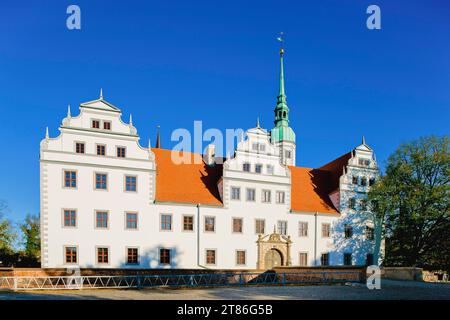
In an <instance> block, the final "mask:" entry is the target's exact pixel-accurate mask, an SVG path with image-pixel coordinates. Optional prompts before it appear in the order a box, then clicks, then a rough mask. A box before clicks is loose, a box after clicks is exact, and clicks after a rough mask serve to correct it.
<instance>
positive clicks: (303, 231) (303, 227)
mask: <svg viewBox="0 0 450 320" xmlns="http://www.w3.org/2000/svg"><path fill="white" fill-rule="evenodd" d="M298 236H299V237H307V236H308V222H302V221H300V222H299V223H298Z"/></svg>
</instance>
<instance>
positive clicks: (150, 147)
mask: <svg viewBox="0 0 450 320" xmlns="http://www.w3.org/2000/svg"><path fill="white" fill-rule="evenodd" d="M151 149H152V144H151V143H150V138H148V150H149V151H150V150H151Z"/></svg>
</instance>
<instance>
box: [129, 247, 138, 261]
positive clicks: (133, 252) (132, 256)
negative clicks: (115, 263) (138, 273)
mask: <svg viewBox="0 0 450 320" xmlns="http://www.w3.org/2000/svg"><path fill="white" fill-rule="evenodd" d="M127 263H128V264H139V250H138V248H127Z"/></svg>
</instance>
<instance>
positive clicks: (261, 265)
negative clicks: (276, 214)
mask: <svg viewBox="0 0 450 320" xmlns="http://www.w3.org/2000/svg"><path fill="white" fill-rule="evenodd" d="M256 243H257V244H258V262H257V266H256V267H257V268H258V269H260V270H267V269H273V268H276V267H281V266H290V265H291V253H290V248H291V244H292V241H291V238H290V236H287V237H286V236H282V235H280V234H278V233H276V231H275V230H274V232H273V233H272V234H270V235H266V236H262V235H259V236H258V241H256Z"/></svg>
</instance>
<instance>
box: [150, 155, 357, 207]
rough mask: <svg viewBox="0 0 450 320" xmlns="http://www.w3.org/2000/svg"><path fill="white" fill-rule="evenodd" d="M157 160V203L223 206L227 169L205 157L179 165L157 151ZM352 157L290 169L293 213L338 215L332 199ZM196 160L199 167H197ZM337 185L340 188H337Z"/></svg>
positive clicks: (197, 156)
mask: <svg viewBox="0 0 450 320" xmlns="http://www.w3.org/2000/svg"><path fill="white" fill-rule="evenodd" d="M152 151H153V152H154V153H155V157H156V172H157V176H156V201H159V202H174V203H189V204H203V205H213V206H222V205H223V203H222V200H221V198H220V195H219V190H218V187H217V183H218V181H219V180H220V178H221V177H222V172H223V166H222V165H221V164H217V165H215V166H213V167H209V166H207V165H205V163H204V162H203V160H202V156H201V155H199V154H194V153H184V155H185V156H186V155H187V156H188V157H190V159H191V160H192V161H191V163H192V164H178V165H177V164H175V163H174V162H173V161H172V159H171V153H172V151H171V150H165V149H158V148H153V149H152ZM349 155H350V153H348V154H346V155H344V156H342V157H340V158H338V159H336V160H334V161H332V162H330V163H328V164H327V165H325V166H323V167H321V168H319V169H311V168H302V167H289V168H290V170H291V180H292V181H291V183H292V192H291V208H292V210H293V211H303V212H321V213H338V211H337V209H336V208H335V207H334V206H333V203H332V202H331V200H330V198H329V196H328V195H329V194H330V192H332V191H333V190H335V189H336V188H337V187H338V186H339V176H340V174H341V173H342V166H343V165H344V163H345V164H346V163H347V162H346V161H347V160H348V158H349ZM194 160H195V161H197V163H194ZM336 181H337V184H336Z"/></svg>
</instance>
